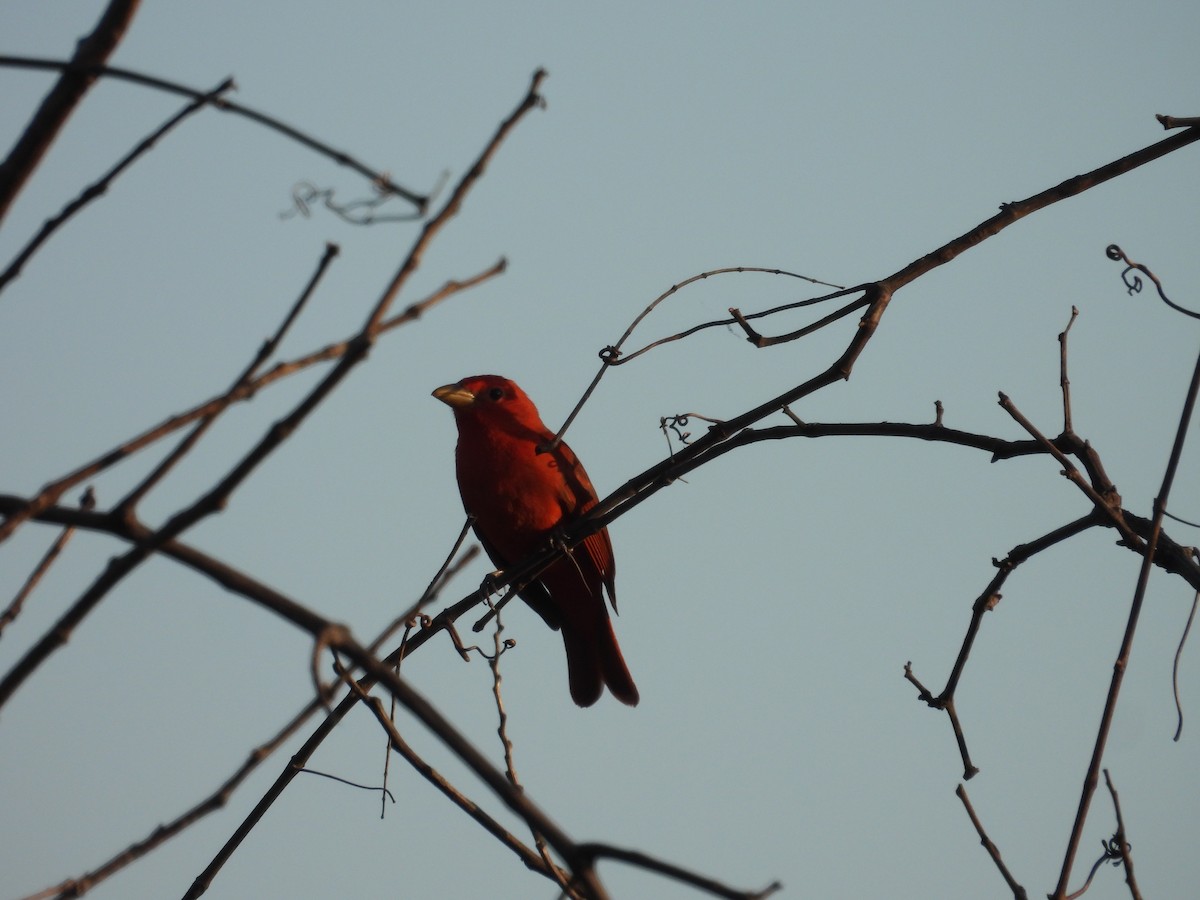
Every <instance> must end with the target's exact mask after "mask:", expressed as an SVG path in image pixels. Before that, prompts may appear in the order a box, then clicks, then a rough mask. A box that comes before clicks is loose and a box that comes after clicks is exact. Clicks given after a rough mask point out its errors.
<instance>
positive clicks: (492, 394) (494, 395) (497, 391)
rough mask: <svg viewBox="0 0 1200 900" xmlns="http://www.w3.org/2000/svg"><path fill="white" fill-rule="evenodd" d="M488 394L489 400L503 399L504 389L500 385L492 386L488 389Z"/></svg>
mask: <svg viewBox="0 0 1200 900" xmlns="http://www.w3.org/2000/svg"><path fill="white" fill-rule="evenodd" d="M487 395H488V399H489V400H503V399H504V389H503V388H498V387H497V388H492V389H491V390H490V391H488V393H487Z"/></svg>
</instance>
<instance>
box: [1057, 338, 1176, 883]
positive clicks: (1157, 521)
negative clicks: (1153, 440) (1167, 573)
mask: <svg viewBox="0 0 1200 900" xmlns="http://www.w3.org/2000/svg"><path fill="white" fill-rule="evenodd" d="M1198 393H1200V354H1197V357H1196V365H1195V367H1194V368H1193V370H1192V380H1191V383H1190V384H1189V385H1188V391H1187V398H1186V399H1185V400H1184V404H1183V410H1182V412H1181V413H1180V415H1179V425H1178V428H1177V429H1176V432H1175V441H1174V443H1173V444H1172V446H1171V455H1170V458H1169V459H1168V460H1167V466H1166V470H1165V472H1164V473H1163V480H1162V486H1161V487H1160V488H1159V492H1158V495H1157V496H1156V497H1155V499H1154V518H1153V521H1152V524H1151V531H1150V536H1149V538H1148V539H1147V540H1146V546H1145V549H1144V551H1143V553H1144V556H1143V558H1142V565H1141V568H1140V570H1139V572H1138V580H1137V587H1136V588H1135V589H1134V592H1133V599H1132V601H1131V602H1130V605H1129V617H1128V619H1127V621H1126V624H1125V634H1124V635H1123V636H1122V638H1121V648H1120V650H1119V651H1118V653H1117V658H1116V662H1115V663H1114V665H1113V674H1112V679H1111V681H1110V682H1109V687H1108V695H1107V697H1106V698H1105V701H1104V713H1103V715H1102V716H1101V719H1100V727H1099V729H1098V730H1097V733H1096V743H1095V746H1094V747H1093V750H1092V759H1091V763H1090V764H1089V765H1088V770H1087V774H1086V775H1085V776H1084V780H1083V790H1082V793H1081V796H1080V798H1079V809H1078V810H1077V811H1076V814H1075V823H1074V825H1073V826H1072V828H1071V835H1070V837H1069V839H1068V841H1067V851H1066V853H1065V854H1064V857H1063V865H1062V870H1061V872H1060V873H1059V877H1058V885H1057V886H1056V888H1055V891H1054V894H1053V895H1052V896H1053V898H1055V900H1058V898H1062V897H1065V896H1066V893H1067V884H1068V882H1069V880H1070V877H1071V869H1072V867H1073V866H1074V863H1075V855H1076V853H1077V852H1078V850H1079V842H1080V840H1081V839H1082V837H1083V826H1084V824H1085V823H1086V822H1087V815H1088V809H1089V808H1090V806H1091V802H1092V795H1093V794H1094V793H1095V790H1096V785H1097V782H1098V780H1099V774H1100V766H1101V762H1102V761H1103V759H1104V749H1105V747H1106V746H1107V744H1108V735H1109V731H1110V730H1111V728H1112V722H1113V717H1114V715H1115V713H1116V707H1117V698H1118V697H1119V696H1120V693H1121V684H1122V682H1123V680H1124V677H1125V670H1126V669H1127V668H1128V666H1129V656H1130V654H1131V653H1132V651H1133V636H1134V634H1135V632H1136V631H1137V624H1138V617H1139V615H1140V614H1141V611H1142V603H1143V601H1144V600H1145V597H1146V586H1147V584H1148V583H1149V581H1150V569H1151V567H1152V566H1153V565H1154V558H1155V551H1156V548H1157V546H1158V539H1159V535H1160V533H1161V531H1162V519H1163V510H1165V509H1166V508H1167V499H1168V497H1169V496H1170V493H1171V486H1172V484H1173V483H1174V481H1175V474H1176V472H1177V471H1178V468H1179V460H1180V457H1181V456H1182V454H1183V445H1184V441H1185V440H1186V439H1187V432H1188V427H1189V425H1190V423H1191V419H1192V411H1193V410H1194V409H1195V406H1196V397H1197V394H1198Z"/></svg>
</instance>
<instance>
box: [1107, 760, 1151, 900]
mask: <svg viewBox="0 0 1200 900" xmlns="http://www.w3.org/2000/svg"><path fill="white" fill-rule="evenodd" d="M1104 781H1105V783H1106V784H1107V785H1108V793H1109V794H1110V795H1111V796H1112V802H1113V813H1114V814H1115V815H1116V817H1117V831H1116V833H1115V834H1114V835H1113V839H1112V843H1113V844H1115V845H1116V849H1117V852H1118V853H1119V854H1120V856H1121V865H1123V866H1124V867H1125V883H1126V884H1127V885H1129V893H1130V895H1132V897H1133V900H1142V892H1141V891H1140V890H1139V889H1138V885H1137V879H1136V878H1134V877H1133V847H1132V846H1131V845H1130V843H1129V838H1128V836H1127V835H1126V832H1125V817H1124V816H1123V815H1122V814H1121V798H1120V797H1118V796H1117V788H1116V785H1114V784H1113V780H1112V775H1110V774H1109V772H1108V769H1105V770H1104Z"/></svg>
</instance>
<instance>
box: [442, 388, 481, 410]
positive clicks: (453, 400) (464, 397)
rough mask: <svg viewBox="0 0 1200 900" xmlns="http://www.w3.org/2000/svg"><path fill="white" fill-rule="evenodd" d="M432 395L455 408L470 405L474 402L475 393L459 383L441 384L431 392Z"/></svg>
mask: <svg viewBox="0 0 1200 900" xmlns="http://www.w3.org/2000/svg"><path fill="white" fill-rule="evenodd" d="M433 396H435V397H437V398H438V399H439V400H441V401H442V402H443V403H445V404H446V405H447V406H453V407H454V408H455V409H459V408H460V407H463V406H470V405H471V404H472V403H474V402H475V395H474V394H472V393H471V392H470V391H468V390H467V389H466V388H465V387H463V386H462V385H461V384H443V385H442V386H441V387H440V388H437V389H436V390H435V391H434V392H433Z"/></svg>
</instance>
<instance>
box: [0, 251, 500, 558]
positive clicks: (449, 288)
mask: <svg viewBox="0 0 1200 900" xmlns="http://www.w3.org/2000/svg"><path fill="white" fill-rule="evenodd" d="M505 267H506V263H505V260H503V259H501V260H499V261H498V262H496V263H495V264H493V265H492V266H490V267H489V268H487V269H485V270H484V271H482V272H480V273H479V274H478V275H474V276H472V277H471V278H467V279H464V280H462V281H447V282H446V283H445V284H443V285H442V286H441V287H440V288H438V289H437V290H436V291H434V292H433V293H432V294H429V295H428V296H427V297H425V298H424V299H422V300H419V301H417V302H415V303H412V304H409V306H408V307H406V308H405V309H404V310H403V311H402V312H399V313H397V314H396V315H394V316H391V317H390V318H387V319H385V320H384V321H383V323H382V324H381V325H380V326H379V333H380V334H382V333H383V332H386V331H390V330H391V329H393V328H398V327H400V326H402V325H407V324H409V323H410V322H415V321H416V320H417V319H419V318H421V316H422V315H423V314H424V313H426V312H428V311H429V310H430V309H432V308H433V307H434V306H436V305H437V304H439V303H441V302H442V301H443V300H446V299H448V298H449V297H452V296H454V295H455V294H457V293H460V292H461V291H464V290H467V289H469V288H472V287H475V286H476V285H478V284H481V283H483V282H484V281H487V280H489V279H491V278H494V277H496V276H497V275H500V274H502V273H503V272H504V269H505ZM353 343H354V338H352V337H351V338H347V339H345V340H342V341H336V342H334V343H332V344H327V345H326V346H325V347H322V348H321V349H320V350H317V351H314V352H312V353H309V354H306V355H304V356H301V357H297V358H295V359H292V360H288V361H286V362H281V363H277V364H276V365H274V366H272V367H271V368H270V369H269V370H268V371H267V372H265V373H263V374H262V375H260V376H258V377H257V378H255V379H253V380H251V381H250V382H249V383H248V384H246V385H244V386H242V387H241V388H238V389H236V390H234V391H233V392H232V394H218V395H217V396H215V397H212V398H210V399H208V400H205V401H204V402H203V403H201V404H199V405H197V406H194V407H192V408H191V409H189V410H187V411H185V412H182V413H178V414H176V415H174V416H170V417H169V418H167V419H165V420H164V421H162V422H160V423H159V424H158V425H155V426H153V427H152V428H149V429H147V430H146V431H144V432H142V433H141V434H139V435H137V436H136V437H133V438H130V439H129V440H127V441H125V442H124V443H122V444H120V445H118V446H116V447H114V448H113V449H111V450H109V451H108V452H106V453H104V454H101V455H100V456H98V457H96V458H95V459H93V460H91V461H90V462H87V463H85V464H84V465H82V466H80V467H79V468H77V469H75V470H74V471H73V472H70V473H68V474H66V475H64V476H62V477H61V478H59V479H57V480H55V481H52V482H50V483H49V484H47V485H45V486H44V487H43V488H42V489H41V491H39V492H38V494H37V496H35V497H33V498H31V499H30V500H29V501H28V504H27V506H26V507H25V508H23V509H20V510H9V511H7V516H6V518H5V520H4V521H3V522H0V542H3V541H4V540H6V539H7V538H8V537H9V536H10V535H11V534H12V533H13V531H15V530H16V528H17V527H18V526H19V525H20V524H21V523H22V522H25V521H26V520H28V519H29V518H36V517H37V514H38V513H40V512H41V511H42V510H45V509H47V508H49V507H51V506H53V505H54V504H55V503H57V502H58V500H59V498H60V497H62V495H63V494H64V493H66V492H67V491H69V490H70V489H71V488H73V487H75V486H76V485H79V484H81V483H83V482H84V481H86V480H88V479H90V478H93V477H94V476H96V475H97V474H99V473H100V472H103V471H104V470H106V469H108V468H111V467H112V466H114V465H116V464H117V463H119V462H122V461H123V460H125V459H128V458H129V457H130V456H132V455H133V454H135V453H137V452H138V451H140V450H143V449H145V448H146V447H148V446H150V445H151V444H154V443H155V442H157V441H159V440H161V439H162V438H164V437H166V436H167V435H168V434H171V433H172V432H174V431H177V430H178V429H180V428H182V427H184V426H185V425H188V424H190V423H192V422H195V421H196V420H197V419H202V418H204V417H205V416H209V415H212V414H213V413H214V412H216V411H217V410H219V409H221V408H222V407H223V406H225V405H226V404H228V403H231V402H242V401H245V400H249V399H250V398H252V397H253V396H254V395H255V394H256V393H257V392H258V391H259V390H261V389H262V388H264V387H266V386H268V385H270V384H273V383H274V382H276V381H279V380H281V379H283V378H286V377H288V376H290V375H294V374H296V373H297V372H300V371H302V370H304V369H306V368H308V367H309V366H312V365H316V364H317V363H322V362H329V361H333V360H338V359H341V358H342V356H344V355H345V354H346V353H347V352H349V350H350V348H351V346H353Z"/></svg>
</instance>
